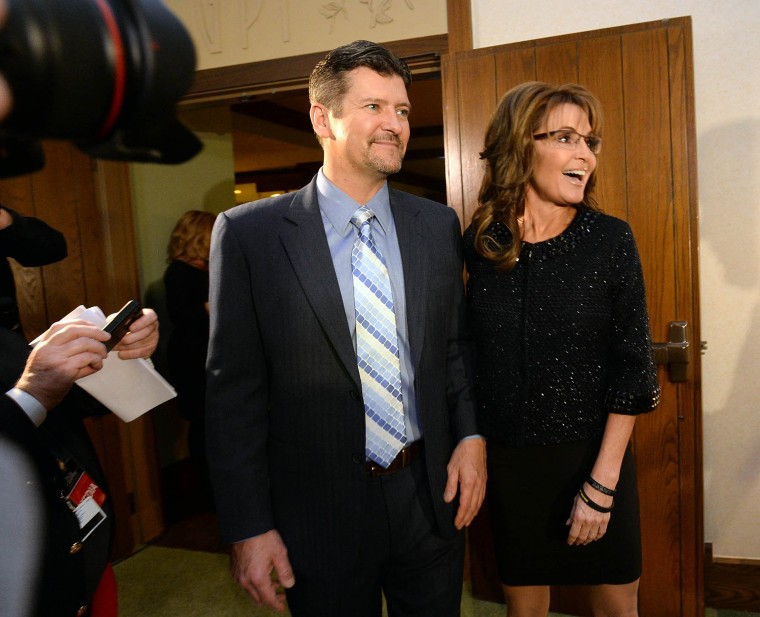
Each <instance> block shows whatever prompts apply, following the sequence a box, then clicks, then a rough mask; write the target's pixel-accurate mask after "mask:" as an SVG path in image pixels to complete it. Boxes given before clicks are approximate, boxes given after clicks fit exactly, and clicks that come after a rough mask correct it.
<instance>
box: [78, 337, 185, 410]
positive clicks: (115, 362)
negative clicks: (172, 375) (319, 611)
mask: <svg viewBox="0 0 760 617" xmlns="http://www.w3.org/2000/svg"><path fill="white" fill-rule="evenodd" d="M76 383H77V385H78V386H79V387H80V388H82V389H84V390H86V391H87V392H89V393H90V394H91V395H92V396H94V397H95V398H96V399H98V400H99V401H100V402H101V403H103V405H105V406H106V407H108V409H110V410H111V411H112V412H114V413H115V414H116V415H117V416H119V417H120V418H121V419H122V420H124V422H130V421H132V420H134V419H135V418H138V417H140V416H141V415H142V414H144V413H145V412H146V411H150V410H151V409H153V408H154V407H158V406H159V405H160V404H161V403H165V402H166V401H168V400H170V399H172V398H174V397H175V396H177V393H176V391H175V390H174V388H172V386H171V384H169V382H168V381H166V380H165V379H164V378H163V377H161V375H160V374H159V373H158V371H156V369H154V368H153V363H152V362H150V360H144V359H143V358H136V359H134V360H122V359H121V358H119V354H118V352H115V351H112V352H110V353H109V354H108V357H107V358H106V359H105V360H104V361H103V368H102V369H100V370H99V371H98V372H97V373H93V374H92V375H88V376H87V377H82V378H81V379H77V382H76Z"/></svg>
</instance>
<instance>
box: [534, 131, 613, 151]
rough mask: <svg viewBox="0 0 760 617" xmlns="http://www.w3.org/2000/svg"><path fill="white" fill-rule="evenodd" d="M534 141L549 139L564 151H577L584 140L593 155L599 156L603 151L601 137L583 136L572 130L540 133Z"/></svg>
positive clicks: (535, 136)
mask: <svg viewBox="0 0 760 617" xmlns="http://www.w3.org/2000/svg"><path fill="white" fill-rule="evenodd" d="M533 139H535V140H537V141H540V140H543V139H548V140H549V143H550V144H552V145H553V146H556V147H557V148H562V149H564V150H575V149H576V148H578V146H579V145H580V143H581V139H582V140H583V141H585V142H586V146H587V147H588V149H589V150H591V152H592V153H593V154H599V152H601V150H602V138H601V137H597V136H596V135H581V134H580V133H578V132H577V131H573V130H570V129H560V130H558V131H549V132H548V133H538V134H537V135H533Z"/></svg>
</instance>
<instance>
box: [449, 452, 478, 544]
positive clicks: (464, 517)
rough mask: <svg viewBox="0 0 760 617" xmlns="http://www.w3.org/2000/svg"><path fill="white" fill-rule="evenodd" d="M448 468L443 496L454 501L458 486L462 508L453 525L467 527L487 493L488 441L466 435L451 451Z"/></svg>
mask: <svg viewBox="0 0 760 617" xmlns="http://www.w3.org/2000/svg"><path fill="white" fill-rule="evenodd" d="M446 469H447V471H448V472H449V476H448V480H447V482H446V489H445V490H444V492H443V500H444V501H445V502H446V503H451V502H452V501H453V500H454V497H456V494H457V488H459V509H458V510H457V515H456V518H455V519H454V525H456V528H457V529H462V527H467V526H468V525H469V524H470V523H471V522H472V519H474V518H475V515H476V514H477V513H478V510H480V505H481V504H482V503H483V498H484V497H485V494H486V475H487V472H486V441H485V439H482V438H471V439H463V440H462V441H460V442H459V444H457V447H456V448H455V449H454V452H452V454H451V460H450V461H449V464H448V465H447V466H446Z"/></svg>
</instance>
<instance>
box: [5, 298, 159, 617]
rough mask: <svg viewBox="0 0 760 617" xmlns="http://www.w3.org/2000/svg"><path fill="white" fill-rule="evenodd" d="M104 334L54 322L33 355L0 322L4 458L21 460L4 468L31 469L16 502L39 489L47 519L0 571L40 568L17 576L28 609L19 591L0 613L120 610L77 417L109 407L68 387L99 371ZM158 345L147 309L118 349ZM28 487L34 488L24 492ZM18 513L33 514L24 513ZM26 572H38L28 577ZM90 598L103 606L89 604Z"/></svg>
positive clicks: (134, 351) (127, 353)
mask: <svg viewBox="0 0 760 617" xmlns="http://www.w3.org/2000/svg"><path fill="white" fill-rule="evenodd" d="M109 338H110V335H109V334H107V333H105V332H103V331H101V330H100V329H99V328H97V327H96V326H93V325H92V324H89V323H87V322H84V321H79V320H77V321H69V322H58V323H56V324H53V325H52V326H51V327H50V329H49V330H47V332H45V333H44V334H43V336H42V341H41V342H39V343H38V344H37V345H36V346H35V347H34V348H33V349H32V350H31V353H30V349H29V346H28V345H27V344H26V341H25V340H24V339H23V338H22V337H21V336H20V335H19V334H17V333H15V332H12V331H11V330H7V329H5V328H0V386H1V387H2V388H3V390H2V392H4V393H5V394H0V437H2V438H3V441H2V445H3V448H4V449H3V455H4V456H5V457H8V456H16V457H18V456H19V455H25V458H26V461H24V460H23V459H22V460H21V464H20V465H19V466H18V467H15V468H13V469H8V468H4V470H3V473H4V474H6V475H8V474H15V476H16V477H18V476H19V474H26V475H28V474H29V472H30V470H31V469H34V472H35V473H34V474H33V475H32V476H30V477H24V478H23V480H24V481H23V482H16V484H17V485H18V484H20V485H21V486H24V487H25V489H24V490H25V493H24V494H23V495H19V496H18V497H20V498H21V499H20V500H19V501H20V502H21V503H31V504H35V503H37V502H36V501H35V500H36V499H38V497H40V496H41V498H42V503H41V510H42V512H38V513H36V514H38V515H39V516H38V518H40V519H42V520H43V521H44V523H45V524H44V525H43V526H42V527H40V528H38V529H36V533H38V534H39V537H37V538H30V539H29V545H28V546H27V545H25V544H24V543H23V542H19V543H17V544H16V545H15V546H16V547H17V550H18V551H20V553H19V554H13V553H8V552H7V551H6V552H5V553H4V556H3V557H4V559H3V564H2V568H0V571H3V572H6V571H13V572H18V570H16V564H18V563H26V564H30V563H31V564H36V565H37V568H34V567H32V568H27V570H26V571H24V572H18V574H17V575H16V578H15V580H16V581H17V582H18V584H23V585H25V586H27V587H28V588H30V589H33V592H32V593H31V594H30V597H31V599H32V603H33V604H34V606H33V607H29V606H26V607H23V606H18V604H20V603H21V600H24V598H22V599H21V600H19V599H18V598H11V599H9V598H5V597H3V598H0V606H1V607H3V610H5V609H6V608H8V606H7V604H5V602H6V600H8V601H13V602H14V607H13V612H11V613H10V614H14V615H15V614H18V615H27V614H33V615H35V616H40V617H42V616H44V617H58V616H60V617H69V616H71V617H74V616H75V615H76V616H81V615H91V616H92V617H98V615H111V614H113V615H115V614H116V613H115V609H116V595H115V581H114V579H113V573H112V571H111V570H110V567H109V566H108V560H109V557H110V552H111V537H112V530H113V522H114V521H113V512H112V510H111V506H110V503H111V502H110V497H109V494H108V488H107V486H106V484H105V479H104V477H103V472H102V470H101V469H100V465H99V464H98V460H97V457H96V455H95V452H94V449H93V447H92V443H91V442H90V440H89V437H88V435H87V432H86V430H85V427H84V425H83V423H82V416H84V415H88V414H92V413H105V411H107V410H105V408H103V407H102V406H101V405H99V404H98V403H97V402H96V401H95V400H94V399H92V398H91V397H90V396H89V395H88V394H86V393H85V392H84V391H83V390H80V389H79V388H77V387H73V388H72V385H73V384H74V381H75V380H76V379H79V378H80V377H85V376H87V375H90V374H92V373H94V372H96V371H97V370H100V368H101V367H102V362H103V359H104V358H105V357H106V355H107V352H106V348H105V345H103V343H104V342H105V341H107V340H108V339H109ZM157 342H158V321H157V318H156V314H155V312H154V311H152V310H150V309H144V310H143V315H142V317H140V318H139V319H138V320H136V321H134V322H133V323H132V324H131V325H130V332H129V333H128V334H127V335H126V336H125V337H124V338H123V339H122V340H121V342H120V343H119V344H118V345H117V346H116V347H115V348H114V349H115V350H117V351H119V356H120V357H121V358H122V359H130V358H138V357H149V356H150V355H151V354H152V353H153V351H154V350H155V348H156V344H157ZM6 444H10V445H11V446H12V450H9V449H8V448H6V447H5V446H6ZM28 463H31V465H29V464H28ZM32 490H34V491H36V493H37V494H36V495H32V494H29V493H30V491H32ZM75 510H76V512H75ZM16 514H17V516H19V517H27V516H28V515H29V513H28V512H25V511H18V512H17V513H16ZM32 514H33V515H34V514H35V513H32ZM2 528H3V530H4V531H7V530H8V528H11V529H14V528H16V529H17V528H19V524H18V521H16V520H14V519H13V518H10V519H8V518H7V517H5V515H4V518H3V520H2ZM35 543H37V544H40V545H41V547H40V553H39V554H38V555H35V554H34V550H35V548H36V547H35ZM26 548H28V552H25V549H26ZM29 569H32V570H35V569H36V570H41V572H39V573H38V572H32V575H30V572H29ZM35 578H36V579H37V580H36V581H35ZM35 583H36V584H35ZM93 604H97V605H98V606H102V607H103V609H104V610H103V611H102V612H101V611H99V610H92V605H93ZM9 610H10V609H9ZM0 612H2V611H0ZM3 614H5V613H3Z"/></svg>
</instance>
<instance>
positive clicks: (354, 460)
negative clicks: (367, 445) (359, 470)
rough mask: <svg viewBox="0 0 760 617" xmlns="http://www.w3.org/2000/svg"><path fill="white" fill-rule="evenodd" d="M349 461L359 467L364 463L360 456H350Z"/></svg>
mask: <svg viewBox="0 0 760 617" xmlns="http://www.w3.org/2000/svg"><path fill="white" fill-rule="evenodd" d="M351 461H352V462H354V463H356V464H357V465H361V464H362V463H363V462H364V457H363V456H362V455H361V454H352V455H351Z"/></svg>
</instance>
